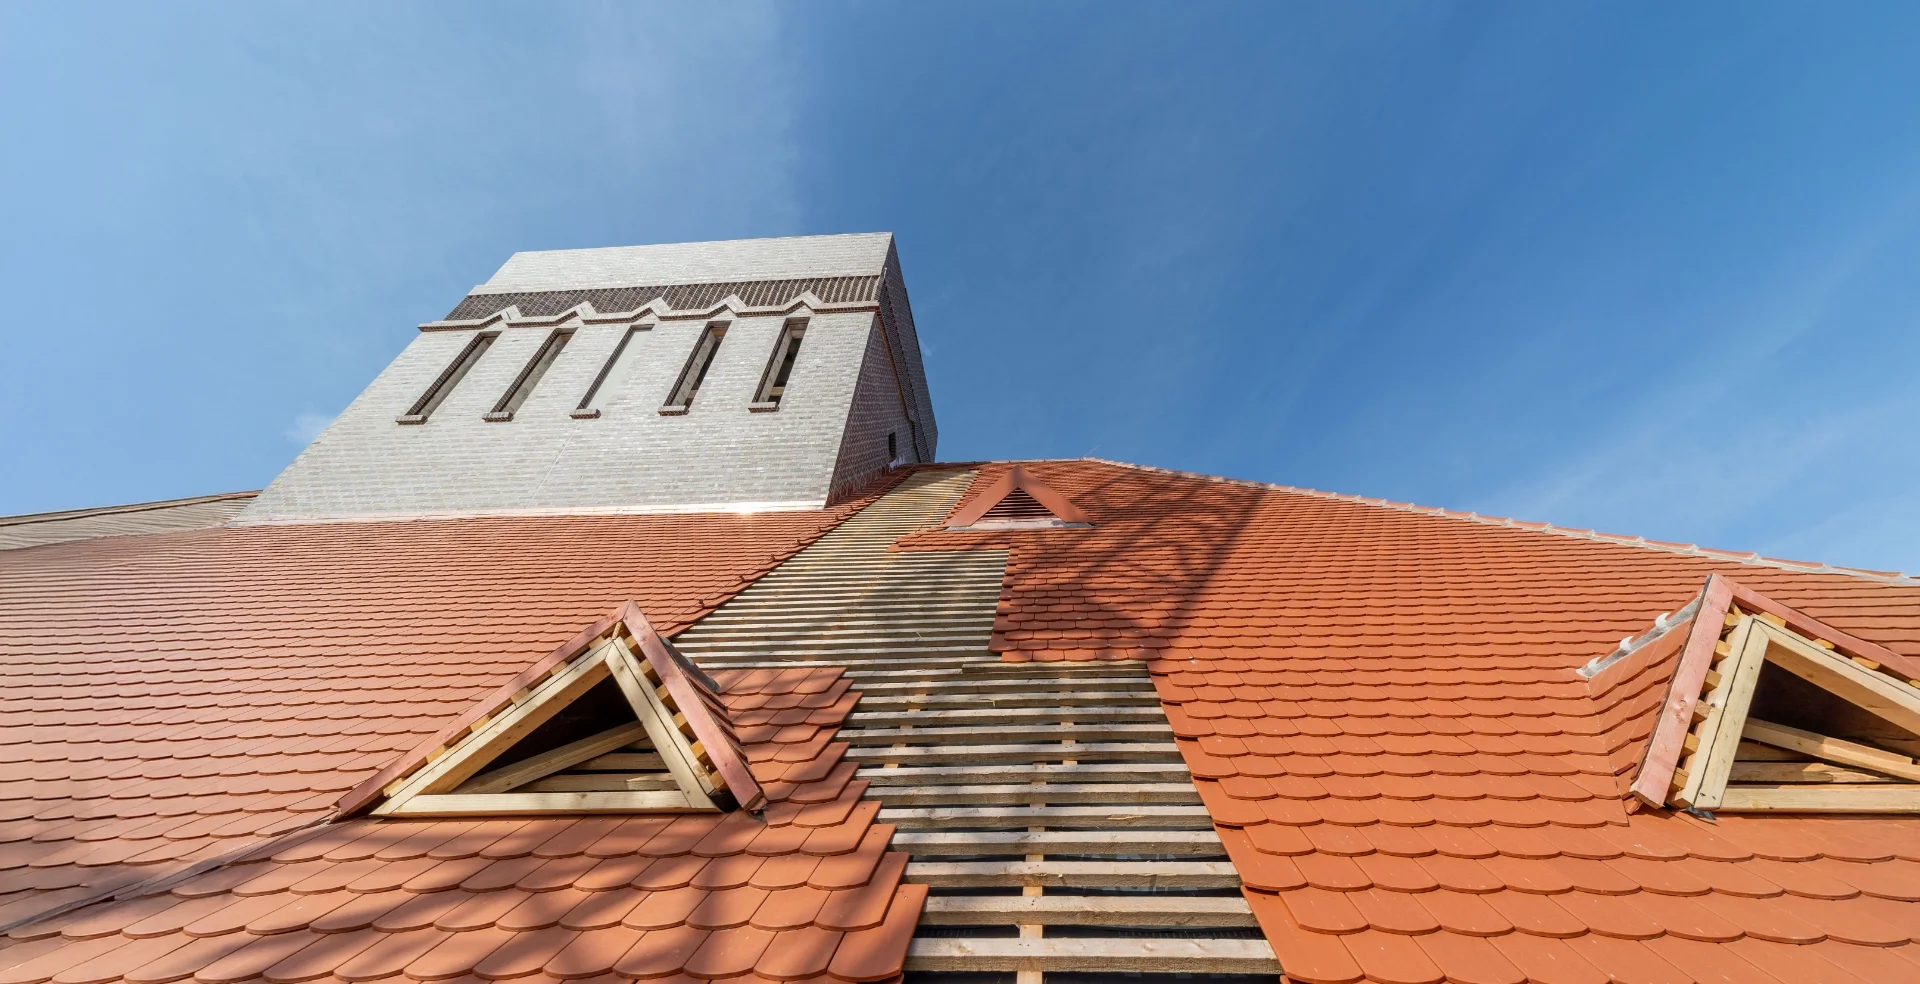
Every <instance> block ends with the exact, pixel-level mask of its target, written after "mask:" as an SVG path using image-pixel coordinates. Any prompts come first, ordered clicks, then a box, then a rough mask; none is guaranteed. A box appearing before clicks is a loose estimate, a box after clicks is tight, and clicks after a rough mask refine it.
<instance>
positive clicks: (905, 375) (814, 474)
mask: <svg viewBox="0 0 1920 984" xmlns="http://www.w3.org/2000/svg"><path fill="white" fill-rule="evenodd" d="M827 298H832V299H831V300H829V299H827ZM602 305H605V306H604V307H603V306H602ZM676 305H686V306H676ZM481 312H484V314H481ZM528 312H537V313H528ZM475 315H479V316H475ZM454 316H458V320H456V319H455V317H452V316H450V318H449V319H448V320H445V321H440V322H434V323H431V324H428V325H424V326H422V331H421V332H420V334H419V335H418V336H416V337H415V338H414V340H413V341H412V343H411V344H409V345H408V346H407V348H406V349H405V350H404V351H402V352H401V353H400V355H399V356H398V357H397V358H395V359H394V361H393V362H392V364H390V365H389V366H388V367H387V368H386V370H385V371H383V372H382V373H381V374H380V375H379V376H378V377H377V378H376V379H374V381H373V382H372V383H371V384H370V385H369V386H368V387H367V388H366V389H365V390H364V391H363V392H362V393H361V394H360V395H359V396H358V397H357V398H355V399H354V401H353V403H352V404H351V405H349V406H348V407H347V409H346V410H345V411H344V412H343V413H342V414H341V415H340V417H339V418H338V419H337V420H335V421H334V423H333V424H332V425H331V426H330V427H328V428H327V430H326V431H325V432H324V433H322V434H321V435H320V437H319V438H317V439H316V440H315V441H314V442H313V443H312V444H311V445H310V446H308V448H307V449H306V450H305V451H304V452H302V453H301V454H300V456H299V457H298V458H296V459H295V460H294V462H293V463H292V464H291V465H289V466H288V467H287V469H286V470H285V471H284V472H282V473H281V474H280V476H279V477H278V478H277V479H275V480H274V482H273V484H272V485H270V486H268V488H267V489H266V490H265V491H264V492H262V493H261V495H260V497H259V498H258V499H257V500H255V501H254V503H253V504H252V505H251V506H249V507H248V509H247V510H246V511H245V512H244V513H243V514H242V515H241V517H240V518H239V520H238V521H239V522H242V523H260V522H299V521H311V520H327V519H346V518H377V517H395V518H398V517H409V516H431V515H466V514H516V513H592V512H640V511H690V510H703V509H739V508H772V509H804V508H818V507H820V506H822V505H824V504H827V503H828V502H830V501H833V500H835V499H836V498H838V497H841V496H844V495H846V494H847V493H849V492H851V491H854V490H856V489H858V488H860V487H861V486H863V485H865V484H866V483H867V482H868V481H870V480H871V479H872V478H873V477H875V476H876V475H878V474H879V473H880V472H881V471H882V470H884V469H885V468H886V467H887V465H888V464H889V456H888V453H887V447H888V435H890V434H891V435H893V436H894V446H895V448H896V452H895V455H894V458H895V459H896V460H899V461H903V462H913V461H930V460H933V453H934V441H935V438H936V434H937V432H936V431H935V429H934V426H933V413H932V407H931V405H930V401H929V400H928V398H927V396H926V394H925V385H926V384H925V373H924V370H923V369H922V367H921V361H920V350H919V344H918V340H917V337H916V336H915V334H914V329H913V324H912V315H911V312H910V310H909V309H908V308H907V306H906V292H905V287H904V285H903V284H902V283H901V281H900V274H899V263H898V259H897V257H896V256H895V254H894V251H893V243H892V237H891V236H890V235H887V234H874V235H861V236H819V237H803V238H796V239H781V240H745V241H741V242H733V243H696V244H685V245H680V246H667V247H660V246H649V247H621V248H616V249H606V250H598V249H596V250H563V251H553V252H547V253H531V254H529V253H520V254H515V256H514V257H513V259H511V260H509V261H508V263H507V264H506V265H505V266H503V267H502V268H501V271H500V273H498V274H496V275H495V277H494V278H493V279H492V280H490V281H488V283H487V284H483V285H481V286H480V287H478V288H475V290H474V291H473V292H472V293H471V294H469V295H468V297H467V298H465V299H463V300H462V301H461V303H460V305H459V306H457V307H456V308H455V309H454ZM796 317H803V318H806V319H807V331H806V335H805V338H804V340H803V342H802V343H801V347H800V353H799V357H798V359H797V360H796V361H795V364H794V369H793V373H792V377H791V378H790V380H789V381H788V385H787V388H786V392H785V395H784V396H783V398H782V399H781V401H780V405H779V409H777V410H773V411H766V410H761V411H754V410H751V409H750V408H749V404H750V403H752V402H753V399H754V397H755V394H756V391H757V389H758V387H759V385H760V381H761V378H762V375H763V373H764V372H765V371H766V369H767V365H768V362H769V360H770V359H771V357H772V355H773V352H774V348H775V344H776V341H777V339H778V337H779V335H780V332H781V330H782V327H783V326H784V325H785V324H786V323H787V322H788V319H790V318H796ZM714 323H725V324H726V325H727V326H728V328H727V333H726V336H725V338H724V340H723V341H722V342H721V344H720V346H719V350H718V352H717V353H716V354H715V356H714V358H713V361H712V365H711V368H710V369H709V370H708V372H707V376H706V379H705V382H704V383H703V384H702V386H701V387H700V391H699V394H698V396H697V397H696V398H695V400H694V403H693V406H692V408H691V409H690V410H688V411H687V412H686V413H684V414H677V415H663V414H662V413H661V412H660V409H661V407H662V405H663V404H664V403H666V402H667V400H668V397H669V395H670V392H671V390H672V389H673V387H674V384H675V382H676V380H677V379H678V378H679V376H680V373H681V370H682V368H683V367H684V366H685V365H686V364H687V360H688V357H689V356H690V355H691V353H692V352H693V350H694V347H695V344H696V342H697V340H698V339H699V337H700V335H701V334H702V333H703V332H704V331H705V330H706V329H707V326H708V325H709V324H714ZM556 328H571V329H572V331H573V335H572V337H571V340H570V341H569V342H568V344H567V346H566V348H565V349H564V350H563V351H562V352H561V354H560V356H559V358H558V359H556V360H555V361H554V362H553V364H552V365H551V366H550V367H549V368H548V370H547V372H546V373H545V375H544V376H543V377H542V378H541V379H540V381H539V383H538V384H537V386H536V387H535V388H534V390H533V392H532V395H531V396H529V397H528V398H527V400H526V402H525V403H523V404H522V405H521V406H520V408H519V409H518V410H517V411H516V412H515V413H514V416H513V419H512V420H508V421H489V420H486V419H484V418H483V415H484V414H485V413H486V412H487V411H488V410H490V409H492V408H493V406H494V404H495V403H496V402H497V401H498V400H499V399H500V398H501V396H502V395H503V394H504V393H506V392H507V390H508V389H509V388H510V387H511V386H512V384H513V381H514V380H515V378H516V377H518V376H519V374H520V372H521V370H522V369H523V368H524V367H525V366H526V365H527V364H528V361H529V360H530V359H532V358H533V357H534V355H535V353H536V352H537V351H538V350H539V348H540V346H541V344H542V343H543V342H544V341H545V340H546V339H547V338H548V336H549V335H550V334H551V333H552V332H553V331H554V329H556ZM636 328H637V329H640V330H638V331H636V332H635V333H634V334H633V335H632V336H631V340H630V341H629V342H628V348H629V352H628V354H627V357H626V358H625V359H624V360H623V361H624V362H625V364H626V366H627V371H625V372H624V373H618V374H615V375H613V376H610V377H609V378H608V379H606V380H605V382H603V383H602V385H601V389H600V391H599V393H598V394H597V396H596V399H595V401H594V403H595V406H597V407H598V408H599V409H600V416H598V417H597V418H591V419H581V418H578V417H575V416H573V415H572V413H571V411H573V410H574V409H575V407H576V406H577V405H578V404H579V403H580V401H581V398H582V397H583V396H584V395H585V393H586V392H587V390H588V388H589V386H590V385H591V384H592V382H593V380H594V378H595V377H596V376H597V375H599V373H600V372H601V370H602V367H603V366H605V365H606V364H607V363H608V359H609V357H610V356H611V354H612V353H613V350H614V348H615V346H616V345H618V344H619V341H620V339H621V338H623V337H627V336H628V332H629V331H630V330H632V329H636ZM482 332H493V333H497V335H496V337H495V339H494V341H493V343H492V345H491V346H490V347H489V348H488V349H487V350H486V352H485V353H484V354H483V355H482V356H481V357H480V359H479V361H478V362H477V363H475V364H474V365H473V367H472V369H471V370H470V371H469V372H468V373H467V374H466V376H465V377H464V378H462V379H461V380H460V381H459V382H458V383H457V384H456V385H455V386H453V388H452V390H451V392H450V394H449V395H448V396H447V397H446V398H445V400H444V401H443V402H442V403H441V404H440V405H439V406H438V407H437V408H436V409H435V410H434V411H433V412H432V413H431V415H429V416H428V418H427V420H426V422H425V423H421V424H403V423H399V422H398V418H399V417H401V415H402V414H404V413H406V412H407V410H408V409H409V408H410V407H411V406H412V405H413V404H414V402H415V401H416V400H418V399H419V398H420V396H421V394H422V393H424V392H425V391H426V390H427V389H428V387H429V386H430V385H432V383H433V382H434V380H435V379H436V378H438V377H439V376H440V374H441V373H442V371H443V370H445V369H446V368H447V367H448V365H449V364H450V363H452V362H453V361H454V360H455V359H456V358H457V357H458V356H459V354H460V352H461V351H462V350H463V349H464V348H465V347H466V346H467V344H468V343H469V342H470V341H471V340H472V339H473V338H474V336H475V335H477V334H479V333H482Z"/></svg>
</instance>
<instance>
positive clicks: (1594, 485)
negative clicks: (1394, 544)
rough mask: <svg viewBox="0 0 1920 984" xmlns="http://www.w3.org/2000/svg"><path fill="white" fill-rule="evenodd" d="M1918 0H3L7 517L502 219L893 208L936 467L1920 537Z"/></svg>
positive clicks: (265, 445)
mask: <svg viewBox="0 0 1920 984" xmlns="http://www.w3.org/2000/svg"><path fill="white" fill-rule="evenodd" d="M1915 50H1920V7H1916V6H1913V5H1899V4H1883V5H1872V4H1856V5H1847V6H1845V7H1842V8H1837V9H1836V8H1823V7H1817V6H1811V5H1805V4H1738V5H1720V6H1715V5H1706V4H1700V5H1685V6H1682V7H1679V8H1678V9H1676V8H1675V7H1674V6H1672V5H1646V6H1643V7H1638V8H1635V7H1632V6H1630V5H1621V4H1607V5H1579V4H1572V3H1556V4H1523V3H1511V4H1495V3H1468V4H1458V5H1447V4H1439V3H1419V4H1395V3H1373V4H1311V5H1309V4H1251V3H1249V4H1242V5H1227V4H1211V5H1208V4H1202V5H1178V6H1176V5H1169V4H1134V5H1128V4H1113V3H1097V4H1095V3H1090V4H1069V3H1055V4H1045V5H1028V4H1000V5H981V4H966V5H957V4H956V5H951V6H947V5H939V4H934V3H916V4H885V3H854V4H836V3H826V2H809V3H805V4H752V3H748V4H738V5H715V4H687V5H683V6H679V7H665V6H659V7H655V6H642V5H639V4H631V3H609V4H601V5H595V4H585V3H577V4H568V5H555V6H552V7H549V6H548V5H535V4H517V5H489V4H479V3H463V4H443V5H432V4H391V3H382V4H367V5H353V4H327V5H304V6H295V5H281V4H238V3H236V4H227V5H158V4H129V5H87V4H58V5H56V4H38V5H27V4H8V5H0V133H5V134H7V135H8V145H9V146H8V149H7V151H6V153H4V154H0V294H3V296H5V297H6V298H7V299H8V302H9V304H10V311H9V316H8V317H7V318H6V321H5V323H4V328H0V331H4V333H5V336H6V339H7V343H8V344H7V349H6V351H7V356H6V358H5V359H4V360H0V381H3V382H4V386H3V387H0V413H3V414H4V424H0V462H5V465H4V467H3V468H0V512H4V513H13V512H25V511H33V510H43V509H57V508H69V507H77V506H85V505H97V504H105V503H113V502H122V501H134V500H142V499H153V498H163V497H171V496H182V495H192V494H199V493H205V492H216V491H226V490H232V489H239V488H255V487H259V486H260V485H263V484H264V483H266V482H267V481H269V480H270V479H271V478H272V477H273V475H274V474H275V473H277V472H278V470H279V469H280V468H281V467H283V466H284V465H285V464H286V463H287V462H288V461H289V460H290V459H291V458H292V457H293V455H294V454H296V453H297V452H298V451H299V449H300V447H301V446H302V445H303V443H304V441H305V440H306V438H307V437H308V436H309V435H310V434H311V433H312V432H313V431H314V428H315V427H316V426H318V425H320V424H323V423H324V422H325V421H326V420H327V419H329V418H330V417H331V416H332V415H333V414H335V413H337V412H338V411H339V410H340V409H341V408H342V407H344V406H345V405H346V403H347V402H348V401H349V400H350V399H351V398H352V397H353V395H354V394H355V393H357V392H358V391H359V389H360V388H361V387H362V386H363V385H364V384H365V383H366V382H367V381H368V380H370V379H371V378H372V377H373V376H374V374H375V373H377V372H378V371H379V369H380V368H381V367H382V366H384V365H385V364H386V362H387V361H388V360H389V359H391V358H392V357H393V355H394V354H395V353H397V352H398V351H399V350H400V349H401V347H402V346H404V345H405V344H406V342H407V341H408V339H409V338H410V337H411V335H412V334H413V332H414V328H413V326H414V325H415V324H417V323H419V322H421V321H426V320H431V319H433V318H436V317H438V316H440V315H442V314H444V313H445V312H446V311H447V310H448V309H449V308H451V307H452V306H453V304H454V303H455V302H456V301H457V300H458V299H459V298H460V297H461V296H462V294H463V293H464V292H465V291H466V289H467V288H468V287H469V286H471V285H473V284H475V283H478V282H480V281H482V280H484V279H486V277H487V276H488V275H489V274H490V273H491V272H492V271H493V269H494V268H495V267H496V266H498V264H499V263H500V262H501V261H502V260H504V259H505V258H506V256H507V255H508V254H509V253H511V252H513V251H515V250H521V249H552V248H566V247H579V246H600V245H616V244H627V243H644V242H673V241H684V240H699V239H722V238H735V237H747V236H776V235H795V234H811V233H829V232H852V231H867V230H891V231H893V232H895V233H897V234H898V235H899V237H900V247H901V251H902V257H903V261H904V266H905V269H906V272H907V278H908V283H909V285H910V287H911V290H912V294H913V302H914V310H915V314H916V316H917V320H918V322H919V324H920V326H921V332H922V338H923V341H924V343H925V345H926V349H927V352H926V355H927V361H928V365H929V370H930V375H931V377H932V388H933V394H934V401H935V406H936V408H937V411H938V415H939V421H940V426H941V448H940V450H941V454H942V457H944V458H947V459H950V460H951V459H974V458H990V457H997V458H1005V457H1056V456H1078V455H1085V454H1092V455H1097V456H1100V457H1106V458H1115V459H1121V460H1127V461H1136V462H1142V463H1146V464H1153V465H1161V466H1167V467H1173V468H1184V469H1191V470H1196V471H1204V472H1211V473H1216V474H1225V475H1232V476H1237V477H1243V478H1252V479H1260V480H1267V481H1275V482H1282V483H1287V484H1293V485H1301V486H1308V487H1313V488H1320V489H1326V490H1331V491H1338V492H1352V493H1359V494H1365V495H1375V496H1384V497H1388V498H1393V499H1400V500H1411V501H1415V502H1420V503H1425V504H1430V505H1442V506H1448V507H1451V508H1457V509H1471V510H1477V511H1480V512H1483V513H1488V514H1494V515H1512V516H1518V517H1521V518H1526V519H1535V520H1548V521H1551V522H1554V523H1558V524H1562V525H1568V526H1577V527H1596V528H1599V529H1603V530H1610V531H1618V532H1626V533H1634V534H1642V535H1645V536H1648V537H1653V538H1659V539H1668V540H1685V541H1694V542H1700V543H1703V544H1706V545H1709V546H1715V547H1722V548H1729V549H1743V550H1760V551H1762V552H1765V553H1769V554H1774V555H1781V556H1788V557H1806V558H1813V559H1821V560H1827V561H1831V562H1835V563H1848V564H1855V565H1861V566H1867V567H1875V568H1893V569H1902V570H1920V491H1916V488H1917V487H1920V486H1917V480H1920V456H1917V455H1916V453H1915V452H1916V450H1920V440H1917V439H1916V437H1915V421H1916V419H1920V331H1916V327H1917V326H1916V318H1917V316H1920V277H1916V276H1915V274H1916V271H1920V126H1916V125H1915V119H1916V117H1915V115H1914V113H1915V111H1914V107H1915V94H1916V93H1920V58H1915V57H1914V56H1913V52H1914V51H1915Z"/></svg>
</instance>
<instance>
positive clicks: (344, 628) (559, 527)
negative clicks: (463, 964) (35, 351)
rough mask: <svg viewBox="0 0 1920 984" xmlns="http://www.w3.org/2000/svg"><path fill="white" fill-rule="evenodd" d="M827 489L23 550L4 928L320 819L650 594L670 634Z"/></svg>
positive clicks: (747, 574)
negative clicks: (783, 500)
mask: <svg viewBox="0 0 1920 984" xmlns="http://www.w3.org/2000/svg"><path fill="white" fill-rule="evenodd" d="M858 505H860V503H858V502H856V503H851V504H849V506H847V507H844V508H841V509H835V510H829V511H823V512H788V513H767V514H760V515H736V514H725V515H645V516H602V517H564V518H562V517H539V518H511V519H507V518H493V519H466V520H446V521H413V522H394V523H344V524H321V525H308V526H285V527H279V526H259V527H238V528H224V529H217V530H205V531H200V532H192V533H177V534H162V535H155V536H140V537H116V538H112V539H101V540H90V541H81V542H75V543H68V544H59V545H54V546H45V547H32V548H27V549H23V550H17V551H10V552H8V554H7V562H6V563H5V564H4V565H0V650H3V651H0V926H6V925H9V924H13V923H16V922H17V921H19V920H21V919H25V918H30V917H32V916H34V915H35V914H38V913H45V912H48V911H52V910H54V909H57V908H59V907H61V906H65V905H71V904H73V903H76V902H79V901H83V900H86V899H89V898H93V897H95V896H97V895H98V894H100V893H101V892H103V891H107V890H112V889H117V888H123V887H127V886H130V885H133V884H136V883H139V882H142V881H144V880H146V879H150V878H153V877H156V876H158V875H161V874H165V873H168V872H173V871H178V870H181V869H184V868H186V867H188V866H191V865H195V864H200V863H207V862H210V861H213V860H215V859H219V858H221V857H224V856H227V855H230V854H233V853H235V852H238V851H242V850H244V849H246V848H247V847H249V846H250V845H252V844H254V843H255V842H256V841H258V840H259V839H260V838H263V837H269V836H272V835H276V834H280V833H284V832H287V831H289V830H293V829H296V828H299V827H301V826H304V825H307V824H312V823H316V822H319V821H321V820H323V819H325V818H326V817H328V816H329V815H330V814H331V812H332V810H333V807H334V804H335V802H336V801H338V800H339V799H340V798H341V794H342V793H344V792H346V791H347V790H349V789H351V788H352V787H353V786H354V785H356V784H357V783H359V782H361V781H362V780H364V779H366V778H367V777H369V776H371V775H373V774H374V773H375V772H377V771H379V770H380V769H381V768H382V767H384V766H386V765H387V764H388V763H389V762H390V761H391V760H392V759H393V758H394V757H395V756H396V755H397V754H398V753H399V752H401V751H403V750H405V749H408V748H411V747H412V746H414V745H415V744H416V743H418V742H419V741H420V740H421V739H422V738H424V737H425V736H427V735H430V734H432V733H433V732H435V731H436V730H438V729H439V728H440V727H441V726H442V725H443V724H445V723H446V722H447V721H448V720H450V719H452V718H453V717H455V716H457V715H459V714H460V713H461V712H463V711H465V710H467V709H468V707H469V706H470V705H471V704H472V703H473V702H475V701H477V700H479V699H480V698H482V697H484V696H486V695H487V694H488V693H489V692H490V691H492V690H493V689H494V688H496V687H498V686H499V685H500V684H501V683H503V682H504V681H506V680H507V679H509V678H510V677H512V676H513V675H514V674H515V673H517V672H519V671H521V670H522V669H524V668H525V667H526V666H528V665H529V664H531V663H533V662H534V661H536V660H537V659H539V658H540V657H542V656H544V655H546V654H547V653H548V652H550V651H551V650H552V649H553V647H554V646H555V644H556V643H558V642H560V641H563V640H565V639H567V638H568V637H570V636H572V635H573V634H574V633H575V631H576V630H577V629H579V628H580V626H582V625H584V624H587V623H589V622H592V621H594V620H595V619H597V618H600V617H602V616H604V615H606V613H607V612H609V611H611V610H613V609H614V608H615V607H616V606H618V605H619V604H621V603H622V602H624V601H627V600H633V601H637V602H638V603H639V605H640V607H641V608H642V609H643V610H644V611H645V612H646V613H647V614H648V615H649V616H651V617H652V619H653V622H654V624H655V625H656V626H657V627H658V628H659V629H660V631H661V632H662V633H667V634H671V633H673V632H676V631H678V630H679V629H681V628H683V627H685V626H686V625H687V624H689V623H690V622H691V621H693V620H694V619H695V618H697V617H698V616H699V615H701V614H702V613H704V612H706V611H709V610H711V609H712V608H713V607H715V606H716V605H718V604H719V603H720V602H721V601H722V600H724V599H725V598H727V597H730V596H731V595H732V594H733V593H735V592H736V591H738V590H739V589H740V588H741V587H743V586H744V585H745V584H747V583H748V582H749V581H751V580H752V579H753V578H755V577H757V576H759V574H761V573H762V572H764V571H766V570H767V569H769V568H771V567H772V566H773V565H774V564H775V563H777V562H778V561H779V560H780V559H782V558H783V557H785V556H787V555H788V554H790V553H792V552H793V551H794V550H796V549H798V548H799V547H800V546H802V545H804V544H805V543H807V542H810V541H811V540H812V539H813V538H815V537H816V536H818V535H819V534H820V533H822V532H824V531H825V530H827V529H828V528H830V527H831V526H832V525H833V524H834V523H835V522H837V521H838V520H839V519H841V518H843V517H844V516H845V515H846V514H847V513H848V512H849V511H850V510H851V509H852V508H855V507H857V506H858Z"/></svg>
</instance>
